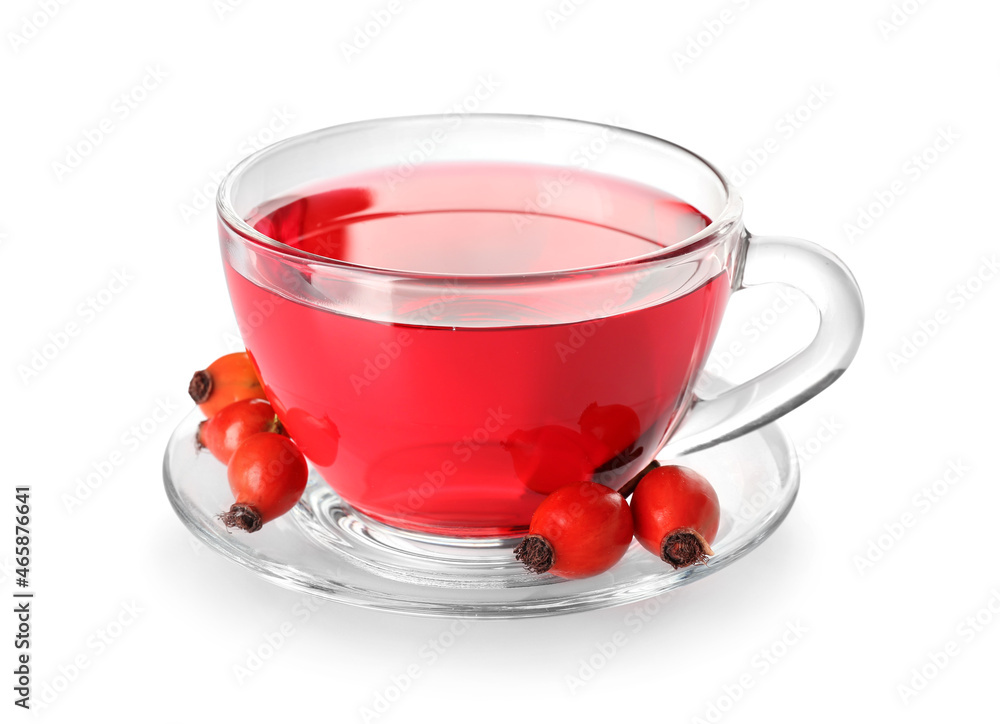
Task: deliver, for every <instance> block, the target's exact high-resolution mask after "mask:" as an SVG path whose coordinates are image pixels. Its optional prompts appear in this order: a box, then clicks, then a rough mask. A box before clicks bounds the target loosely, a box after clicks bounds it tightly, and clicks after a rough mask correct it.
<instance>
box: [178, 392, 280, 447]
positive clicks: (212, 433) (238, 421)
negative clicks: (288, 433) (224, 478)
mask: <svg viewBox="0 0 1000 724" xmlns="http://www.w3.org/2000/svg"><path fill="white" fill-rule="evenodd" d="M258 432H276V433H279V434H284V429H283V428H282V426H281V423H280V422H279V421H278V417H277V415H275V414H274V408H273V407H271V403H269V402H268V401H267V400H260V399H256V398H254V399H250V400H240V401H239V402H234V403H233V404H231V405H227V406H226V407H223V408H222V409H221V410H220V411H219V412H217V413H215V414H214V415H212V417H211V418H209V419H208V420H205V421H204V422H202V423H201V424H200V425H199V426H198V434H197V440H198V445H199V446H201V447H205V448H208V451H209V452H210V453H212V454H213V455H214V456H215V457H217V458H218V459H219V460H221V461H222V462H224V463H228V462H229V459H230V458H231V457H232V456H233V453H234V452H236V448H238V447H239V446H240V444H241V443H242V442H243V441H244V440H246V439H247V438H248V437H250V436H251V435H255V434H257V433H258Z"/></svg>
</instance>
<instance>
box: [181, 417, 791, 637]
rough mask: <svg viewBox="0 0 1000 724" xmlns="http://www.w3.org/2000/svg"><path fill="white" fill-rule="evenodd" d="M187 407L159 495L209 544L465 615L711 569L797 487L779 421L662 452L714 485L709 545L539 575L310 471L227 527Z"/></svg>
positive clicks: (632, 554)
mask: <svg viewBox="0 0 1000 724" xmlns="http://www.w3.org/2000/svg"><path fill="white" fill-rule="evenodd" d="M202 419H203V418H202V416H201V414H200V413H199V411H198V410H197V409H195V410H193V411H192V412H191V413H190V414H189V415H188V416H187V417H186V418H185V419H184V420H183V421H182V422H181V423H180V425H179V426H178V427H177V429H176V430H175V431H174V433H173V435H172V436H171V438H170V442H169V443H168V444H167V451H166V454H165V456H164V460H163V478H164V483H165V486H166V490H167V497H168V498H169V499H170V502H171V504H172V505H173V506H174V509H175V510H176V511H177V515H178V516H179V517H180V519H181V520H182V521H184V524H185V525H187V527H188V528H190V529H191V532H192V533H194V534H195V536H197V537H198V538H199V539H200V540H201V541H203V542H204V543H205V544H206V545H207V546H208V547H210V548H212V549H214V550H216V551H218V552H219V553H221V554H223V555H224V556H226V557H228V558H231V559H232V560H234V561H236V562H237V563H239V564H241V565H243V566H245V567H246V568H248V569H249V570H251V571H253V572H254V573H256V574H258V575H260V576H262V577H264V578H266V579H268V580H269V581H272V582H273V583H276V584H278V585H280V586H284V587H285V588H290V589H293V590H296V591H303V592H305V593H310V594H314V595H316V596H320V597H322V598H327V599H330V600H333V601H340V602H342V603H348V604H351V605H356V606H364V607H366V608H374V609H379V610H383V611H392V612H396V613H409V614H415V615H422V616H453V617H465V618H517V617H521V616H549V615H554V614H559V613H569V612H573V611H586V610H590V609H595V608H606V607H609V606H617V605H621V604H624V603H631V602H634V601H639V600H642V599H645V598H649V597H652V596H656V595H659V594H661V593H664V592H665V591H669V590H670V589H672V588H677V587H678V586H683V585H686V584H688V583H691V582H692V581H696V580H698V579H699V578H703V577H704V576H708V575H711V574H713V573H715V572H717V571H720V570H721V569H723V568H725V567H726V566H727V565H729V564H730V563H732V562H733V561H736V560H737V559H739V558H741V557H743V556H744V555H746V554H747V553H749V552H750V551H752V550H753V549H754V548H756V547H757V546H758V545H760V543H761V542H762V541H763V540H764V539H766V538H767V537H768V536H769V535H770V534H771V533H772V532H773V531H774V530H775V528H777V526H778V525H779V524H780V523H781V521H782V520H784V518H785V516H786V515H787V514H788V511H789V509H790V508H791V506H792V502H793V501H794V500H795V494H796V493H797V492H798V487H799V469H798V461H797V458H796V456H795V453H794V449H793V448H792V446H791V445H790V444H789V441H788V438H787V437H786V436H785V434H784V432H782V430H781V428H780V427H778V425H777V424H776V423H772V424H770V425H768V426H766V427H763V428H761V429H759V430H757V431H755V432H752V433H749V434H747V435H744V436H742V437H739V438H736V439H734V440H728V441H726V442H723V443H719V444H717V445H715V446H714V447H710V448H707V449H704V450H700V451H698V452H695V453H688V454H683V455H677V456H673V457H672V456H671V453H670V449H669V446H668V448H666V449H665V450H664V451H663V452H662V453H661V455H660V456H659V458H658V459H659V460H660V462H663V463H668V462H669V463H673V464H679V465H686V466H688V467H690V468H693V469H694V470H697V471H698V472H699V473H701V474H702V475H704V476H705V477H706V478H708V479H709V480H710V481H712V484H713V485H714V486H715V489H716V491H717V492H718V494H719V501H720V504H721V507H722V522H721V525H720V528H719V534H718V536H717V538H716V540H715V542H714V543H713V544H712V548H713V549H714V551H715V555H714V556H712V557H711V559H710V560H709V563H708V564H707V565H696V566H692V567H689V568H685V569H681V570H678V571H675V570H673V569H671V568H670V566H668V565H667V564H665V563H663V562H662V561H660V560H658V559H657V558H656V557H655V556H653V555H652V554H651V553H649V552H647V551H646V550H645V549H643V548H641V547H640V546H639V544H638V543H636V542H635V541H633V543H632V547H631V548H630V549H629V551H628V553H627V554H626V555H625V557H624V558H623V559H622V560H621V561H620V562H619V563H618V564H617V565H615V566H614V568H612V569H611V570H610V571H607V572H606V573H604V574H602V575H600V576H594V577H592V578H586V579H582V580H576V581H568V580H563V579H560V578H556V577H554V576H551V575H542V576H537V575H534V574H531V573H528V572H527V571H525V570H524V568H523V567H522V566H521V564H520V563H518V562H517V561H516V560H515V559H514V555H513V552H512V549H513V547H514V545H515V544H516V543H517V540H516V539H515V540H504V539H474V540H470V539H465V540H462V539H452V538H440V537H437V536H430V535H421V534H414V533H406V532H403V531H399V530H398V529H395V528H390V527H388V526H385V525H383V524H381V523H378V522H376V521H373V520H371V519H369V518H367V517H366V516H364V515H361V514H360V513H358V512H356V511H354V510H353V509H352V508H350V507H349V506H348V505H346V504H345V503H344V502H343V501H341V500H340V498H338V497H337V495H336V494H335V493H334V492H333V490H332V489H331V488H330V487H329V486H328V485H327V484H326V483H325V482H323V480H322V479H321V478H320V477H319V476H318V475H317V474H315V473H312V474H311V475H310V479H309V485H308V487H307V488H306V492H305V494H304V495H303V497H302V500H301V501H300V502H299V503H298V505H297V506H296V507H295V508H294V509H293V510H292V511H291V512H290V513H288V514H287V515H285V516H282V517H281V518H279V519H277V520H275V521H273V522H271V523H268V524H267V525H265V526H264V527H263V528H262V529H261V530H259V531H257V532H256V533H245V532H243V531H239V530H237V531H233V532H230V531H228V530H227V529H226V528H225V526H223V525H222V523H221V522H220V521H219V520H218V519H217V517H216V516H217V515H218V514H219V513H221V512H222V511H224V510H227V509H228V508H229V506H230V505H231V504H232V502H233V500H232V493H230V491H229V486H228V483H227V480H226V468H225V466H224V465H223V464H222V463H220V462H219V461H218V460H216V459H215V458H214V457H213V456H212V455H211V454H210V453H208V451H201V452H199V451H198V450H197V448H196V445H195V437H194V436H195V432H196V430H197V427H198V423H199V422H200V421H201V420H202Z"/></svg>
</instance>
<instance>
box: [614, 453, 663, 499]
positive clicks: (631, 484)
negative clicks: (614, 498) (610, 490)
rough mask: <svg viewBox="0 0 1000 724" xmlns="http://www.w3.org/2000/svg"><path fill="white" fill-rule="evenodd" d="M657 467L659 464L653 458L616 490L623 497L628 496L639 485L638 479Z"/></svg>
mask: <svg viewBox="0 0 1000 724" xmlns="http://www.w3.org/2000/svg"><path fill="white" fill-rule="evenodd" d="M658 467H660V464H659V463H658V462H656V461H655V460H654V461H653V462H651V463H650V464H649V465H647V466H646V467H644V468H643V469H642V470H640V471H639V472H638V473H637V474H636V476H635V477H634V478H632V479H631V480H629V481H628V482H627V483H625V484H624V485H623V486H622V487H621V488H619V489H618V492H619V493H620V494H621V496H622V497H623V498H628V496H630V495H631V494H632V493H634V492H635V489H636V487H637V486H638V485H639V481H640V480H642V479H643V478H644V477H646V473H650V472H652V471H653V470H656V469H657V468H658Z"/></svg>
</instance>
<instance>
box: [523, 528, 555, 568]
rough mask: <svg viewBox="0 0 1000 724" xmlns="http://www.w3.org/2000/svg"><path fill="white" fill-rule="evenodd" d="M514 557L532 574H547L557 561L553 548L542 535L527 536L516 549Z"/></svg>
mask: <svg viewBox="0 0 1000 724" xmlns="http://www.w3.org/2000/svg"><path fill="white" fill-rule="evenodd" d="M514 557H515V558H517V560H519V561H521V563H523V564H524V567H525V568H527V569H528V570H529V571H531V572H532V573H545V572H546V571H547V570H549V569H550V568H552V564H553V562H554V561H555V556H554V554H553V552H552V546H550V545H549V542H548V541H547V540H545V539H544V538H542V537H541V536H540V535H527V536H525V537H524V539H523V540H522V541H521V542H520V543H518V544H517V547H516V548H515V549H514Z"/></svg>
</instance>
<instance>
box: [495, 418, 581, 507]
mask: <svg viewBox="0 0 1000 724" xmlns="http://www.w3.org/2000/svg"><path fill="white" fill-rule="evenodd" d="M503 448H504V449H505V450H506V451H507V452H508V453H510V456H511V459H512V460H513V461H514V472H515V474H516V475H517V477H518V479H520V481H521V482H522V483H524V485H525V487H526V488H528V489H529V490H533V491H535V492H536V493H541V494H543V495H547V494H548V493H551V492H553V491H555V490H558V489H559V488H561V487H563V486H564V485H571V484H573V483H576V482H578V481H580V480H583V479H585V478H588V477H590V474H591V473H592V472H593V470H594V464H593V462H592V461H591V460H590V456H589V454H588V451H587V443H586V441H585V440H584V438H583V435H581V434H580V433H579V432H577V431H576V430H571V429H570V428H568V427H562V426H561V425H545V426H544V427H536V428H534V429H532V430H517V431H516V432H514V433H513V434H512V435H511V436H510V437H509V438H507V440H506V441H505V442H504V443H503Z"/></svg>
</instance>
